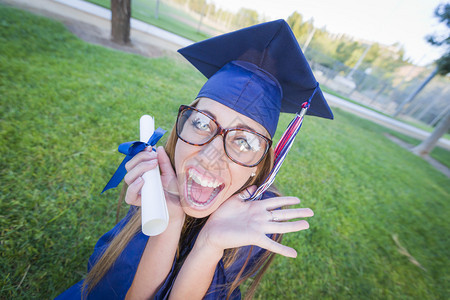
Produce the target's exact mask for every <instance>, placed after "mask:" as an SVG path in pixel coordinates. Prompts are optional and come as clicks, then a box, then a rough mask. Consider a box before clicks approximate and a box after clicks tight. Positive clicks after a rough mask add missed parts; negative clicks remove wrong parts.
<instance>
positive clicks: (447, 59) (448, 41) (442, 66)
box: [393, 3, 450, 117]
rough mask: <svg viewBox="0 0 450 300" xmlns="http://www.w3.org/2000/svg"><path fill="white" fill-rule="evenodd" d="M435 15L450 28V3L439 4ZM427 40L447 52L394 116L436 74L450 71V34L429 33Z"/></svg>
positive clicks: (395, 114)
mask: <svg viewBox="0 0 450 300" xmlns="http://www.w3.org/2000/svg"><path fill="white" fill-rule="evenodd" d="M434 15H435V16H436V17H437V18H438V19H439V22H440V23H445V25H447V29H450V3H447V4H439V5H438V7H436V9H435V11H434ZM427 41H428V42H429V43H430V44H431V45H433V46H437V47H445V48H447V49H446V50H447V51H446V53H445V54H444V55H443V56H442V57H441V58H439V59H438V60H436V62H435V63H436V68H435V69H434V70H433V71H432V72H431V74H430V75H429V76H428V77H427V78H426V79H425V80H424V82H422V84H420V86H419V88H417V89H416V90H414V92H412V93H411V94H410V95H409V96H408V97H407V98H406V99H405V100H404V101H403V102H402V103H401V104H400V105H399V106H398V107H397V110H396V111H395V113H394V114H393V116H394V117H395V116H398V115H399V114H400V113H401V112H402V110H403V108H404V107H405V105H406V104H408V103H409V102H411V101H412V100H413V99H414V98H415V97H416V96H417V94H419V93H420V91H422V90H423V88H424V87H425V86H426V85H427V84H428V83H429V82H430V81H431V79H433V78H434V76H436V75H438V74H439V75H446V74H448V73H449V72H450V34H449V32H448V31H447V33H445V35H444V36H439V35H429V36H427Z"/></svg>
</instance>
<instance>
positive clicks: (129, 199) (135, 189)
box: [125, 177, 145, 206]
mask: <svg viewBox="0 0 450 300" xmlns="http://www.w3.org/2000/svg"><path fill="white" fill-rule="evenodd" d="M144 182H145V181H144V180H143V179H142V177H138V178H137V179H136V180H135V181H134V182H133V183H131V184H130V185H129V186H128V189H127V193H126V195H125V202H126V203H127V204H130V205H134V206H141V194H140V190H141V188H142V186H143V185H144Z"/></svg>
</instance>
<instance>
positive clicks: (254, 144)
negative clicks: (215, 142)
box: [225, 129, 268, 166]
mask: <svg viewBox="0 0 450 300" xmlns="http://www.w3.org/2000/svg"><path fill="white" fill-rule="evenodd" d="M267 147H268V142H267V141H266V140H265V139H264V138H262V137H261V136H259V135H257V134H255V133H253V132H251V131H247V130H244V129H233V130H230V131H229V132H228V134H227V136H226V139H225V151H226V152H227V154H228V156H230V157H231V158H232V159H234V160H235V161H238V162H240V163H241V164H243V165H246V166H252V165H255V164H257V163H258V162H259V161H260V160H261V158H262V157H263V156H264V154H265V153H266V151H267Z"/></svg>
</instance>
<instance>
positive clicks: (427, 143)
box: [412, 4, 450, 155]
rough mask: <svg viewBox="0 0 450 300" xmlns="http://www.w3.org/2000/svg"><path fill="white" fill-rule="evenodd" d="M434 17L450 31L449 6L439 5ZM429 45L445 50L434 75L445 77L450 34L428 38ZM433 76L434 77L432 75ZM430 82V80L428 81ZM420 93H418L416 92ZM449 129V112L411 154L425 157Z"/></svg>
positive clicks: (449, 62) (449, 64) (449, 69)
mask: <svg viewBox="0 0 450 300" xmlns="http://www.w3.org/2000/svg"><path fill="white" fill-rule="evenodd" d="M434 14H435V15H436V17H438V18H439V22H441V23H442V22H443V23H445V24H446V25H447V28H449V29H450V4H440V5H439V6H438V7H437V8H436V10H435V11H434ZM427 40H428V42H429V43H431V44H432V45H435V46H444V47H446V48H447V52H446V54H444V55H443V56H442V57H441V58H439V59H438V60H437V61H436V69H435V72H433V73H436V74H440V75H446V74H448V73H449V72H450V34H449V33H448V32H447V33H446V36H444V37H438V36H436V35H434V36H428V37H427ZM433 76H434V75H433ZM430 80H431V79H430ZM418 92H420V91H418ZM449 128H450V112H447V114H446V115H445V116H444V117H443V118H442V120H441V122H440V123H439V124H438V126H436V129H434V130H433V133H432V134H431V135H430V136H429V137H428V138H427V139H425V140H424V141H423V142H422V143H421V144H420V145H418V146H417V147H415V148H413V149H412V152H413V153H415V154H417V155H427V154H428V153H430V152H431V150H433V148H434V147H435V146H436V144H437V142H438V140H439V138H440V137H441V136H443V135H444V134H445V133H446V132H447V131H448V129H449Z"/></svg>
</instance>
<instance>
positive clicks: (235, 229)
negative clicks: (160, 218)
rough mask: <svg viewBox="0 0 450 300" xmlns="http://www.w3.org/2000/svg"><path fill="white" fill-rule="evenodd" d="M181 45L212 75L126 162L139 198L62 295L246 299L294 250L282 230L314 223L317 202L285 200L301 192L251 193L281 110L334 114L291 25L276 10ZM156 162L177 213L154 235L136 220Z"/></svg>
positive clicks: (265, 164) (266, 165)
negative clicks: (272, 15)
mask: <svg viewBox="0 0 450 300" xmlns="http://www.w3.org/2000/svg"><path fill="white" fill-rule="evenodd" d="M180 53H181V54H182V55H184V56H185V57H186V58H187V59H188V60H189V61H190V62H191V63H192V64H193V65H194V66H195V67H196V68H197V69H199V70H200V71H201V72H202V73H203V74H205V76H206V77H208V78H209V79H208V81H207V82H206V83H205V85H204V86H203V87H202V89H201V90H200V93H199V94H198V96H197V99H196V100H195V101H194V102H193V103H192V104H191V105H190V106H184V105H182V106H181V107H180V109H179V112H178V117H177V121H176V124H175V126H174V129H173V130H172V132H171V134H170V136H169V139H168V142H167V144H166V146H165V147H164V148H163V147H159V148H158V149H157V150H156V152H155V151H152V150H151V149H146V150H145V151H142V152H140V153H139V154H137V155H136V156H134V157H133V158H132V159H131V160H130V161H129V162H128V163H127V164H126V169H127V175H126V176H125V182H126V183H127V185H128V188H127V190H126V196H125V200H126V202H127V203H129V204H131V205H132V207H131V208H130V211H129V213H128V214H127V216H126V217H125V218H124V219H123V220H122V221H120V222H119V223H118V224H117V225H116V227H114V228H113V229H112V230H111V231H110V232H108V233H107V234H105V235H104V236H103V237H102V238H101V239H100V240H99V242H98V243H97V245H96V247H95V250H94V254H93V255H92V256H91V258H90V260H89V273H88V275H87V277H86V279H85V280H84V281H81V282H79V283H78V284H76V285H75V286H73V287H72V288H70V289H69V290H67V291H66V292H64V293H63V294H61V295H60V296H59V298H60V299H72V298H73V299H75V298H77V299H79V298H81V297H87V298H92V299H123V298H127V299H202V298H205V299H239V298H240V291H239V285H240V284H241V283H242V282H243V281H245V280H246V279H247V278H249V277H251V276H256V277H255V279H254V280H253V283H252V286H251V287H250V288H249V290H248V292H247V294H246V298H251V296H252V295H253V292H254V290H255V287H256V285H257V284H258V282H259V280H260V279H261V276H262V274H263V273H264V272H265V270H266V269H267V267H268V266H269V264H270V262H271V260H272V258H273V255H274V253H278V254H281V255H283V256H286V257H296V255H297V254H296V251H295V250H294V249H292V248H289V247H287V246H284V245H282V244H281V243H280V242H281V235H282V234H283V233H288V232H297V231H300V230H304V229H307V228H308V227H309V225H308V223H307V222H306V221H305V220H298V219H301V218H305V217H311V216H312V215H313V212H312V211H311V210H310V209H308V208H296V209H293V208H290V209H289V208H283V207H288V206H291V205H295V204H298V203H299V202H300V201H299V200H298V199H297V198H295V197H282V196H280V195H279V194H278V193H277V192H276V191H275V190H272V191H270V190H268V191H266V192H265V193H264V194H263V196H262V198H261V199H260V200H258V201H246V199H248V198H249V197H250V196H251V195H252V194H253V193H254V192H255V190H256V189H257V187H258V186H260V185H261V184H263V182H264V181H265V180H266V178H267V177H268V175H269V174H270V172H271V170H272V167H273V164H274V150H273V148H272V140H271V139H272V137H273V135H274V133H275V130H276V126H277V122H278V117H279V113H280V111H285V112H297V111H299V110H300V108H301V105H302V103H303V102H305V101H306V102H305V103H306V106H309V111H308V112H309V113H310V114H313V115H316V116H322V117H326V118H332V114H331V111H330V109H329V107H328V105H327V104H326V102H325V99H324V98H323V95H322V93H321V92H320V89H319V88H318V85H317V82H316V81H315V79H314V76H313V75H312V72H311V70H310V68H309V65H308V63H307V62H306V60H305V58H304V56H303V54H302V53H301V50H300V48H299V47H298V44H297V42H296V40H295V38H294V36H293V34H292V31H291V30H290V28H289V26H288V25H287V24H286V22H284V21H282V20H279V21H274V22H269V23H265V24H261V25H257V26H253V27H249V28H246V29H242V30H239V31H236V32H233V33H229V34H226V35H223V36H219V37H216V38H212V39H209V40H206V41H204V42H201V43H197V44H194V45H192V46H189V47H186V48H184V49H181V50H180ZM303 107H305V104H304V105H303ZM157 165H159V168H160V171H161V180H162V184H163V188H164V191H165V195H166V201H167V205H168V209H169V216H170V222H169V225H168V228H167V229H166V231H164V232H163V233H162V234H160V235H158V236H152V237H150V238H149V237H147V236H145V235H144V234H143V233H142V232H141V229H140V226H141V224H140V222H141V221H140V212H139V206H140V190H141V188H142V186H143V184H144V180H143V179H142V175H143V174H144V173H145V172H147V171H149V170H151V169H154V168H155V167H156V166H157ZM281 208H283V209H281ZM294 219H295V220H294ZM292 220H294V221H292ZM255 274H256V275H255Z"/></svg>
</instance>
